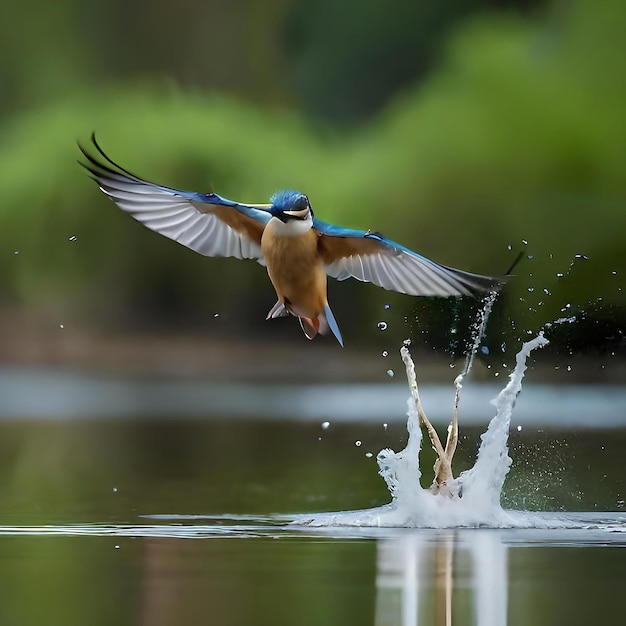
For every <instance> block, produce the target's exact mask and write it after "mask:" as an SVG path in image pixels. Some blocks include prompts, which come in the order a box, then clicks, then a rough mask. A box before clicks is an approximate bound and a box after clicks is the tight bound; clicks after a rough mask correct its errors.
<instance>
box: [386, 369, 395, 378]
mask: <svg viewBox="0 0 626 626" xmlns="http://www.w3.org/2000/svg"><path fill="white" fill-rule="evenodd" d="M387 376H389V378H393V377H394V376H395V373H394V371H393V370H387Z"/></svg>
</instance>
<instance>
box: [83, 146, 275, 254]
mask: <svg viewBox="0 0 626 626" xmlns="http://www.w3.org/2000/svg"><path fill="white" fill-rule="evenodd" d="M92 142H93V144H94V147H95V148H96V150H97V151H98V153H99V154H100V157H101V159H97V158H96V157H94V156H93V155H92V154H90V153H89V152H88V151H87V150H86V149H85V148H83V147H82V146H81V145H80V144H79V148H80V150H81V152H82V153H83V155H84V156H85V158H86V160H87V163H81V165H82V166H83V167H85V168H86V169H87V170H88V171H89V172H90V174H91V175H92V177H93V179H94V180H95V181H96V183H98V186H99V187H100V189H101V191H102V192H103V193H105V194H106V195H107V196H109V198H111V199H112V200H113V201H114V202H115V204H117V206H118V207H119V208H120V209H122V210H123V211H125V212H126V213H129V214H130V215H132V216H133V217H134V218H135V219H136V220H137V221H139V222H141V223H142V224H143V225H144V226H146V227H148V228H149V229H150V230H153V231H155V232H158V233H160V234H161V235H164V236H165V237H168V238H169V239H172V240H173V241H176V242H178V243H180V244H182V245H184V246H186V247H187V248H190V249H191V250H194V251H196V252H198V253H200V254H202V255H205V256H226V257H235V258H237V259H256V260H257V261H259V262H260V263H263V254H262V252H261V236H262V234H263V230H264V228H265V225H266V224H267V222H268V221H269V220H270V218H271V215H270V214H269V213H268V212H267V210H264V209H262V208H257V207H259V206H262V205H256V206H252V205H245V204H239V203H237V202H233V201H231V200H227V199H226V198H222V197H221V196H218V195H217V194H214V193H204V194H203V193H196V192H192V191H182V190H179V189H172V188H170V187H164V186H162V185H157V184H155V183H151V182H149V181H147V180H144V179H142V178H139V177H138V176H135V175H134V174H132V173H131V172H129V171H128V170H126V169H124V168H122V167H121V166H119V165H117V163H115V162H114V161H112V160H111V159H110V158H109V157H108V156H107V155H106V154H105V153H104V152H103V151H102V149H101V148H100V146H99V145H98V143H97V142H96V140H95V137H94V136H92Z"/></svg>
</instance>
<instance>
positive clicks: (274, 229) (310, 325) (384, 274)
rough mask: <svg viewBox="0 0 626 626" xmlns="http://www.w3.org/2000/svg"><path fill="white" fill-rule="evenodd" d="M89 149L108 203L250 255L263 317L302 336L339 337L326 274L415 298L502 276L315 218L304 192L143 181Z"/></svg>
mask: <svg viewBox="0 0 626 626" xmlns="http://www.w3.org/2000/svg"><path fill="white" fill-rule="evenodd" d="M91 141H92V143H93V147H94V148H95V150H96V151H97V154H96V155H95V156H94V154H92V153H91V152H90V151H89V150H87V149H85V148H84V147H83V146H82V145H81V144H80V143H79V144H78V147H79V148H80V150H81V152H82V153H83V155H84V157H85V159H86V163H83V162H80V161H79V163H80V165H82V166H83V167H84V168H86V169H87V170H88V171H89V173H90V174H91V177H92V178H93V179H94V180H95V182H96V183H97V184H98V186H99V188H100V190H101V191H102V192H103V193H104V194H106V195H107V196H108V197H109V198H111V199H112V200H113V201H114V202H115V204H116V205H117V206H118V207H119V208H120V209H122V210H123V211H125V212H126V213H129V214H130V215H132V217H134V218H135V219H136V220H138V221H139V222H141V223H142V224H143V225H144V226H147V227H148V228H149V229H151V230H153V231H155V232H157V233H160V234H161V235H164V236H165V237H168V238H169V239H172V240H174V241H177V242H178V243H180V244H182V245H183V246H186V247H187V248H190V249H192V250H194V251H195V252H198V253H200V254H202V255H204V256H209V257H235V258H237V259H254V260H256V261H257V262H258V263H260V264H261V265H264V266H265V267H266V268H267V273H268V275H269V279H270V281H271V283H272V285H273V287H274V290H275V291H276V295H277V297H278V301H277V302H276V304H275V305H274V306H273V307H272V308H271V309H270V311H269V313H268V314H267V318H266V319H275V318H278V317H284V316H287V315H293V316H295V317H297V318H298V320H299V321H300V326H301V327H302V330H303V331H304V334H305V335H306V337H307V338H308V339H313V338H314V337H315V336H316V335H317V334H318V333H320V334H328V333H329V332H332V334H333V335H334V336H335V338H336V339H337V341H338V342H339V344H340V345H341V346H342V347H343V338H342V336H341V331H340V330H339V325H338V324H337V321H336V320H335V316H334V315H333V312H332V311H331V309H330V306H329V305H328V296H327V287H326V281H327V276H331V277H333V278H336V279H337V280H345V279H346V278H350V277H352V278H356V279H357V280H360V281H363V282H368V283H373V284H375V285H378V286H379V287H382V288H383V289H388V290H391V291H397V292H399V293H403V294H407V295H412V296H438V297H444V298H445V297H449V296H457V297H458V296H467V295H469V296H474V297H477V296H479V295H480V294H482V293H487V292H489V291H492V290H495V289H498V288H499V287H500V286H501V285H502V284H503V282H504V281H505V280H506V277H501V276H500V277H499V276H483V275H479V274H471V273H469V272H464V271H462V270H458V269H454V268H452V267H446V266H445V265H440V264H438V263H435V262H434V261H431V260H430V259H427V258H426V257H424V256H422V255H421V254H418V253H417V252H413V251H412V250H409V249H408V248H405V247H404V246H402V245H400V244H398V243H396V242H395V241H391V240H390V239H387V238H386V237H383V235H381V234H380V233H378V232H372V231H370V230H367V231H365V230H354V229H351V228H343V227H341V226H334V225H333V224H328V223H326V222H322V221H321V220H319V219H317V218H316V217H315V216H314V214H313V209H312V208H311V203H310V201H309V198H308V196H307V195H305V194H304V193H301V192H299V191H294V190H291V189H284V190H281V191H278V192H276V193H275V194H274V195H273V196H272V197H271V198H270V201H269V204H248V203H242V202H235V201H233V200H228V199H227V198H224V197H222V196H219V195H217V194H216V193H212V192H210V193H201V192H196V191H183V190H181V189H174V188H171V187H165V186H163V185H159V184H156V183H152V182H149V181H148V180H145V179H143V178H140V177H139V176H135V174H133V173H131V172H129V171H128V170H126V169H124V168H123V167H121V166H120V165H118V164H117V163H115V162H114V161H113V160H111V159H110V158H109V157H108V156H107V155H106V154H105V152H104V151H103V150H102V148H101V147H100V146H99V144H98V142H97V141H96V138H95V134H92V136H91Z"/></svg>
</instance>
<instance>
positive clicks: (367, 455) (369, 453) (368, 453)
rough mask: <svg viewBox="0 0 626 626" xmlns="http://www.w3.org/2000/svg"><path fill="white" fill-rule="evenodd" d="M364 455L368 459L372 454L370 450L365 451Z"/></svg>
mask: <svg viewBox="0 0 626 626" xmlns="http://www.w3.org/2000/svg"><path fill="white" fill-rule="evenodd" d="M365 456H366V457H367V458H368V459H371V458H372V457H373V456H374V455H373V454H372V453H371V452H366V453H365Z"/></svg>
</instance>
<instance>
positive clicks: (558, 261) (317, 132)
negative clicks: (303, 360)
mask: <svg viewBox="0 0 626 626" xmlns="http://www.w3.org/2000/svg"><path fill="white" fill-rule="evenodd" d="M144 4H145V6H144ZM187 4H188V5H189V6H188V7H187V8H188V9H189V10H188V11H187V12H185V10H184V7H182V6H181V7H180V8H178V9H177V10H176V11H174V10H173V9H172V7H170V6H169V4H167V3H157V4H155V5H154V6H153V5H150V7H148V4H147V3H143V2H140V1H137V2H135V3H133V4H132V5H126V4H124V5H122V4H121V3H119V4H118V3H112V4H111V6H110V7H109V8H108V9H107V10H106V11H104V12H103V14H101V13H96V12H92V11H91V10H88V9H87V8H86V5H83V4H81V3H78V2H75V0H67V1H66V2H64V3H63V4H62V6H61V9H60V10H59V11H57V7H56V5H55V7H52V6H51V7H49V8H46V7H44V6H42V7H39V8H38V17H37V19H36V20H35V22H34V23H33V21H32V19H31V18H30V17H29V18H28V19H29V22H28V23H29V24H30V27H29V31H28V35H27V36H26V38H27V39H26V41H25V40H24V35H23V33H24V30H23V29H21V30H20V28H15V29H13V30H11V32H9V33H7V37H5V38H3V40H2V43H1V46H2V48H3V49H2V50H1V52H2V54H1V55H0V58H1V59H2V60H1V61H0V72H1V74H0V75H1V76H2V84H3V87H2V89H3V92H4V95H5V97H4V98H3V103H2V109H0V110H2V118H1V121H0V189H1V190H2V200H1V204H0V254H1V255H2V257H3V259H4V261H3V267H4V270H3V272H2V274H1V275H0V302H4V304H5V306H6V307H10V308H13V309H18V310H20V309H24V310H29V311H51V310H52V311H63V312H65V313H68V312H71V315H72V316H73V317H74V318H75V319H76V320H78V321H80V323H82V324H92V325H95V326H99V325H110V324H113V325H116V324H131V325H132V324H133V323H137V324H146V323H154V324H157V325H161V326H162V325H165V326H168V325H171V326H176V325H178V324H180V323H181V322H184V323H185V324H187V325H188V327H191V328H193V327H197V328H200V327H202V326H203V325H204V324H205V323H206V318H208V317H210V316H211V315H212V314H213V313H214V312H222V313H224V312H228V314H229V315H230V316H231V317H232V319H234V321H235V324H234V327H236V328H237V329H238V332H239V331H240V332H242V333H243V334H244V335H245V334H246V333H252V334H256V333H258V332H259V331H260V330H261V329H262V328H265V327H262V326H261V322H262V320H263V316H264V313H265V312H266V310H267V309H269V307H270V306H271V305H272V304H273V294H272V291H271V286H270V285H269V283H268V281H267V279H266V278H265V275H264V270H263V269H262V268H260V267H255V266H254V264H251V263H242V262H238V261H235V260H232V259H231V260H229V259H226V260H220V259H215V260H205V259H202V258H200V257H197V255H194V254H193V253H191V252H189V251H187V250H184V249H183V248H182V247H180V246H177V245H176V244H174V243H172V242H169V241H167V240H164V239H162V238H160V237H159V236H157V235H155V234H153V233H150V232H148V231H146V230H145V229H143V228H142V227H141V226H139V225H138V224H135V223H134V222H133V221H132V220H131V219H129V218H128V217H127V216H125V215H122V214H121V213H120V212H119V211H117V210H116V209H115V208H114V207H113V206H112V205H111V204H110V203H109V202H108V201H107V199H106V198H104V197H102V196H101V195H100V194H99V193H98V191H97V189H96V188H95V187H94V185H93V184H92V183H91V182H90V181H89V179H88V177H87V176H85V173H84V172H82V171H81V170H80V168H79V167H78V166H77V165H76V159H77V157H78V151H77V148H76V145H75V141H76V140H77V139H78V140H80V141H82V142H87V141H88V138H89V135H90V133H91V131H92V130H94V129H95V130H96V131H97V134H98V137H99V140H100V142H101V144H102V145H103V147H104V148H105V150H107V152H108V153H109V154H110V155H111V156H112V157H113V158H114V159H116V160H118V161H119V162H120V163H121V164H123V165H124V166H126V167H128V168H129V169H131V170H132V171H135V172H136V173H138V174H139V175H141V176H143V177H145V178H148V179H150V180H155V181H158V182H162V183H164V184H168V185H172V186H175V187H181V188H189V189H198V190H208V189H209V188H211V185H212V186H214V188H215V190H216V191H218V192H219V193H221V194H222V195H225V196H227V197H232V198H235V199H242V200H247V201H256V202H263V201H265V200H266V199H267V198H268V197H269V196H270V195H271V194H272V193H273V191H275V190H276V189H277V188H281V187H294V188H299V189H302V190H303V191H305V192H306V193H307V194H308V195H309V196H310V198H311V200H312V202H313V206H314V209H315V210H316V213H317V215H318V216H319V217H321V218H322V219H324V220H327V221H333V222H336V223H340V224H343V225H347V226H354V227H360V228H372V229H375V230H379V231H381V232H383V233H384V234H386V235H387V236H389V237H391V238H393V239H396V240H400V241H401V242H402V243H404V244H405V245H408V246H410V247H412V248H414V249H416V250H418V251H420V252H421V253H423V254H425V255H427V256H430V257H432V258H434V259H436V260H438V261H440V262H442V263H445V264H448V265H453V266H457V267H462V268H464V269H468V270H471V271H476V272H482V273H502V272H504V271H505V270H506V269H507V266H508V265H509V264H510V262H511V261H512V259H513V258H514V256H515V253H516V252H517V251H518V250H519V249H523V250H524V253H525V256H527V257H532V258H526V260H525V261H524V262H523V263H522V264H521V265H520V266H519V268H518V273H519V276H518V278H517V279H516V280H515V281H513V283H512V285H511V287H510V288H509V289H508V293H509V296H508V299H509V304H510V305H512V306H520V307H521V310H523V312H524V314H525V315H528V311H535V312H536V313H537V314H536V315H534V316H531V317H533V319H532V320H531V321H530V322H529V326H531V327H535V328H538V327H539V326H540V325H541V324H543V323H544V322H546V321H549V319H552V318H553V317H554V316H555V315H558V314H559V311H560V309H561V308H562V307H563V306H564V304H565V303H573V304H575V305H577V306H581V307H583V308H584V307H585V306H588V304H589V303H590V302H596V299H597V298H598V297H602V298H603V302H606V303H611V304H613V303H614V304H615V305H616V306H618V307H621V306H622V305H623V295H622V292H621V289H620V284H621V283H620V276H623V275H624V272H625V271H626V263H625V261H624V253H623V250H624V243H625V241H626V236H625V235H624V233H625V231H626V217H625V213H624V210H623V204H624V199H625V198H626V177H625V175H624V166H625V165H626V163H625V155H626V151H625V150H624V146H625V145H626V115H625V113H624V111H625V107H624V103H625V101H626V81H625V79H624V72H623V59H624V58H626V54H625V53H626V43H625V40H624V37H623V32H624V27H625V26H626V7H625V6H624V3H623V2H619V1H618V0H607V1H606V2H604V3H602V4H601V5H600V4H598V3H594V2H591V1H590V0H578V1H576V2H558V3H553V4H548V5H542V4H540V3H504V4H505V6H504V8H503V7H499V6H497V5H498V4H499V3H480V2H478V3H474V4H473V5H472V6H471V7H468V6H463V8H461V7H460V5H459V7H458V10H457V11H452V10H451V9H450V7H448V9H447V11H444V10H443V9H442V10H441V11H442V13H441V14H437V15H436V16H435V15H433V16H430V17H429V18H428V19H426V18H425V17H423V16H422V17H423V19H422V17H420V14H419V13H420V12H419V11H417V12H416V13H415V14H413V13H411V12H410V11H409V12H408V13H406V12H403V10H404V11H408V9H400V8H399V7H400V5H401V4H402V3H397V7H396V8H397V11H396V12H395V13H394V12H393V10H392V9H393V6H392V5H389V7H388V11H387V10H386V11H384V12H383V14H381V12H380V11H373V10H366V9H362V10H361V9H358V8H355V7H352V11H353V12H348V13H346V14H345V15H344V14H343V13H342V12H341V11H340V10H339V9H338V8H337V7H336V5H334V4H333V3H322V4H321V5H319V6H317V5H316V6H312V5H310V3H302V4H299V3H293V2H290V1H289V0H271V1H270V0H268V1H267V2H265V3H254V2H251V1H249V2H246V1H245V0H242V1H241V2H239V3H226V2H210V3H204V4H202V5H200V4H198V5H196V4H195V3H192V2H189V3H187ZM309 5H310V6H309ZM327 5H328V6H327ZM331 5H332V6H331ZM494 5H495V6H494ZM382 6H383V5H381V7H382ZM385 6H386V7H387V5H385ZM394 6H395V5H394ZM129 7H130V8H129ZM333 7H334V8H333ZM29 10H30V7H28V3H24V4H23V5H15V7H13V9H12V11H13V13H14V18H15V24H16V25H23V24H25V23H27V22H26V17H27V15H31V14H30V13H29ZM381 11H382V9H381ZM432 11H433V12H434V13H436V10H435V9H432ZM392 13H393V15H394V17H393V18H392V17H390V15H391V14H392ZM383 15H384V16H386V17H385V18H384V19H383ZM407 22H408V23H410V24H411V25H412V26H413V27H414V30H413V29H412V28H409V27H407V26H406V24H407ZM435 23H436V24H438V26H437V27H436V28H435V27H434V26H433V24H435ZM400 24H403V28H400ZM428 28H430V30H429V31H428V32H429V37H427V36H426V34H425V33H424V29H428ZM20 33H22V34H20ZM339 33H343V34H344V45H343V47H341V46H339V45H338V44H337V41H338V40H339V39H340V37H339ZM368 35H369V39H368ZM367 41H372V49H373V50H374V51H375V52H376V54H375V55H374V56H375V58H371V55H372V51H371V50H369V48H368V46H367V43H366V42H367ZM298 42H300V43H301V44H302V45H301V46H300V47H298V45H297V44H298ZM352 42H354V43H355V45H354V46H351V45H350V44H351V43H352ZM403 42H404V43H403ZM25 44H26V45H25ZM405 44H406V45H405ZM329 50H331V51H332V54H333V56H332V58H329V57H328V55H329V54H330V52H329ZM316 55H318V56H316ZM315 59H317V61H316V60H315ZM355 59H356V60H358V59H361V60H362V61H363V62H362V63H361V65H359V63H357V62H356V61H355ZM370 74H371V75H370ZM391 75H393V76H396V78H393V76H391ZM368 94H369V95H368ZM372 94H375V95H372ZM70 237H76V240H75V241H70ZM522 240H524V241H527V242H528V244H527V245H525V244H523V243H522ZM509 246H510V247H511V248H512V249H511V250H509ZM16 252H18V253H19V254H16ZM577 254H579V255H585V256H586V257H588V260H585V259H583V258H581V257H579V258H578V259H576V257H575V255H577ZM572 263H573V265H571V266H570V264H572ZM558 274H563V276H562V277H559V276H557V275H558ZM544 290H547V291H548V292H549V294H551V295H549V296H547V295H546V296H545V297H544V295H543V294H544V293H545V292H544ZM378 291H379V290H376V289H374V288H371V287H369V286H365V285H362V284H358V283H352V284H350V281H348V282H346V283H343V284H342V285H334V286H331V302H332V303H333V306H334V308H336V309H339V310H340V311H341V312H342V315H343V316H350V317H352V318H353V321H352V322H351V323H352V324H354V326H355V328H356V329H358V328H359V327H361V329H371V328H372V324H371V322H372V321H373V320H375V319H376V317H377V316H378V315H379V309H376V310H375V311H372V302H376V303H377V304H376V307H378V304H380V303H382V302H383V300H385V301H386V299H388V298H389V297H390V296H388V295H387V294H382V295H380V294H379V293H378ZM520 297H523V298H524V301H523V304H522V305H518V304H517V303H518V301H519V298H520ZM392 300H393V301H394V302H396V301H398V300H397V299H393V298H392ZM407 300H408V299H406V298H405V299H403V300H400V302H404V305H403V306H405V308H407V310H409V311H410V309H411V306H412V304H410V303H407ZM513 303H515V304H513ZM596 304H597V302H596ZM538 307H543V308H541V309H539V308H538ZM620 310H621V309H620ZM361 311H363V313H362V314H361V313H360V312H361ZM355 335H356V333H355ZM354 339H356V337H354Z"/></svg>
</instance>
